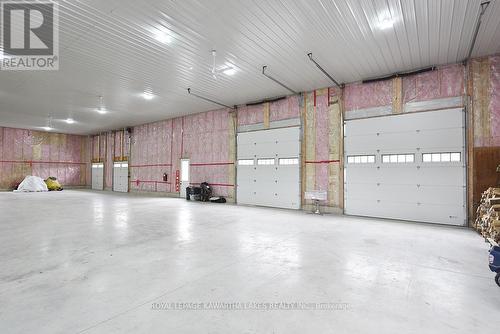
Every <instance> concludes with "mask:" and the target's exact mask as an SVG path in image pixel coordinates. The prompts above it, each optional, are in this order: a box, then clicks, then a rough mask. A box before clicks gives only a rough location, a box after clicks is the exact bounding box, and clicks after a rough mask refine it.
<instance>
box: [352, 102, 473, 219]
mask: <svg viewBox="0 0 500 334" xmlns="http://www.w3.org/2000/svg"><path fill="white" fill-rule="evenodd" d="M464 138H465V137H464V112H463V110H462V109H448V110H441V111H432V112H422V113H413V114H401V115H394V116H387V117H376V118H368V119H360V120H349V121H346V122H345V141H344V145H345V148H344V152H345V160H344V161H345V188H344V192H345V198H344V200H345V213H346V214H352V215H361V216H372V217H382V218H392V219H403V220H413V221H423V222H430V223H443V224H450V225H464V224H465V222H466V201H465V199H466V196H465V195H466V192H465V191H466V178H465V168H466V167H465V160H466V159H465V150H464V146H465V141H464ZM438 152H459V153H461V161H459V162H423V161H422V154H423V153H438ZM398 153H400V154H403V153H404V154H414V156H415V159H414V162H412V163H382V155H383V154H398ZM352 155H375V163H373V164H369V163H367V164H352V163H348V162H347V161H348V157H349V156H352Z"/></svg>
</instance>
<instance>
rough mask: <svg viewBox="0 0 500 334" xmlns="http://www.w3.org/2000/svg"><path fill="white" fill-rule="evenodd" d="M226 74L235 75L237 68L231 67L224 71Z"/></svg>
mask: <svg viewBox="0 0 500 334" xmlns="http://www.w3.org/2000/svg"><path fill="white" fill-rule="evenodd" d="M222 73H224V74H225V75H234V74H235V73H236V69H235V68H234V67H229V68H227V69H225V70H224V71H222Z"/></svg>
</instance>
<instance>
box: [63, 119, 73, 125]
mask: <svg viewBox="0 0 500 334" xmlns="http://www.w3.org/2000/svg"><path fill="white" fill-rule="evenodd" d="M65 122H66V123H68V124H74V123H75V120H74V119H73V118H67V119H66V120H65Z"/></svg>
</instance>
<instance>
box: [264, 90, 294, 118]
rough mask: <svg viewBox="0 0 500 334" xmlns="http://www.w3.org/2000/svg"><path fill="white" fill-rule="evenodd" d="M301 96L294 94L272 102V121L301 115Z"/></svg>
mask: <svg viewBox="0 0 500 334" xmlns="http://www.w3.org/2000/svg"><path fill="white" fill-rule="evenodd" d="M299 99H300V96H299V95H292V96H288V97H287V98H285V99H283V100H279V101H276V102H271V103H270V108H269V109H270V111H269V114H270V115H269V119H270V121H271V122H273V121H280V120H283V119H291V118H299V117H300V100H299Z"/></svg>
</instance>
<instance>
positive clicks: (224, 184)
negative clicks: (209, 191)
mask: <svg viewBox="0 0 500 334" xmlns="http://www.w3.org/2000/svg"><path fill="white" fill-rule="evenodd" d="M190 184H193V185H200V184H201V183H193V182H190ZM208 185H209V186H219V187H234V184H226V183H208Z"/></svg>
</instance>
